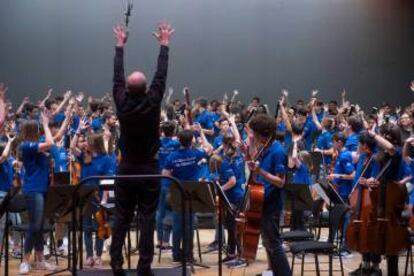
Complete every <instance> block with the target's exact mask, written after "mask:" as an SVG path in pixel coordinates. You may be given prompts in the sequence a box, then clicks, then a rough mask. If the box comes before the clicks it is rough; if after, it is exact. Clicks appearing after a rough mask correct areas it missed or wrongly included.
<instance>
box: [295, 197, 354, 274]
mask: <svg viewBox="0 0 414 276" xmlns="http://www.w3.org/2000/svg"><path fill="white" fill-rule="evenodd" d="M347 211H348V206H346V205H344V204H337V205H335V206H333V208H332V209H331V210H330V212H329V225H330V226H329V236H328V241H326V242H324V241H318V240H313V241H300V242H293V243H291V244H290V252H291V253H292V272H293V271H294V270H293V269H294V264H295V257H296V255H299V254H301V257H302V266H301V275H304V265H305V254H313V255H314V257H315V268H316V275H318V276H319V275H320V269H319V259H318V255H322V254H323V255H326V254H327V255H328V256H329V275H332V271H333V270H332V259H333V254H335V253H339V252H338V251H339V249H338V244H337V243H335V239H336V237H338V233H339V228H340V225H341V223H342V220H343V218H344V216H345V214H346V212H347ZM338 256H339V264H340V268H341V270H340V271H341V275H342V276H343V275H344V268H343V263H342V257H341V255H340V254H338Z"/></svg>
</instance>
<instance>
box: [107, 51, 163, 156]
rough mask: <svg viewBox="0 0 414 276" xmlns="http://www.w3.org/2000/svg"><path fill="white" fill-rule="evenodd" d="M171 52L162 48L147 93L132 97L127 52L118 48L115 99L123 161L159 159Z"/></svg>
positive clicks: (115, 62)
mask: <svg viewBox="0 0 414 276" xmlns="http://www.w3.org/2000/svg"><path fill="white" fill-rule="evenodd" d="M168 50H169V48H168V47H166V46H161V49H160V53H159V56H158V64H157V71H156V73H155V76H154V79H153V80H152V83H151V86H150V87H149V90H148V92H147V94H145V95H137V96H135V95H130V94H129V93H128V92H127V88H126V81H125V73H124V49H123V48H118V47H117V48H116V54H115V59H114V79H113V83H114V86H113V97H114V101H115V105H116V109H117V116H118V119H119V123H120V127H121V136H120V139H119V148H120V150H121V154H122V162H126V163H147V162H151V161H156V160H157V152H158V149H159V143H160V134H159V125H160V112H161V101H162V98H163V95H164V91H165V85H166V80H167V69H168Z"/></svg>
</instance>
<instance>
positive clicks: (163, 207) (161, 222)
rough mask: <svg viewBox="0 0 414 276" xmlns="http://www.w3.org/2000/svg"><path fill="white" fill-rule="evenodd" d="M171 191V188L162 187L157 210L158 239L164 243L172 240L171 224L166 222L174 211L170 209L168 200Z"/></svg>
mask: <svg viewBox="0 0 414 276" xmlns="http://www.w3.org/2000/svg"><path fill="white" fill-rule="evenodd" d="M169 191H170V190H169V188H167V187H161V192H160V199H159V201H158V211H157V238H158V241H162V242H164V243H169V242H170V235H171V228H172V227H171V225H168V224H166V223H165V221H166V220H168V219H169V218H170V217H172V211H171V210H170V208H169V206H168V202H167V196H168V193H169Z"/></svg>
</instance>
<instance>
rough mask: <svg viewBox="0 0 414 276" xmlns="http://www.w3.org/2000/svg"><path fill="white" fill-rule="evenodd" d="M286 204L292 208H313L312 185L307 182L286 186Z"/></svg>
mask: <svg viewBox="0 0 414 276" xmlns="http://www.w3.org/2000/svg"><path fill="white" fill-rule="evenodd" d="M285 193H286V202H285V206H287V207H289V208H290V209H291V210H311V209H312V204H313V199H312V195H311V192H310V186H309V185H307V184H291V183H288V184H286V186H285Z"/></svg>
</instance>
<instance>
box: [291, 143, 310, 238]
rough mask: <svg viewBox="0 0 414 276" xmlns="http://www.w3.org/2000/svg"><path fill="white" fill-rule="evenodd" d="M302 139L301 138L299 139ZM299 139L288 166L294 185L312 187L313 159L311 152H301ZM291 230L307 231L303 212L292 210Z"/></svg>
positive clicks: (294, 146)
mask: <svg viewBox="0 0 414 276" xmlns="http://www.w3.org/2000/svg"><path fill="white" fill-rule="evenodd" d="M299 138H300V137H299ZM298 141H299V140H298V139H297V138H296V137H295V138H294V139H293V140H292V142H293V148H292V152H291V154H290V156H289V160H288V166H289V169H291V170H292V179H291V183H292V184H297V185H311V177H310V170H311V169H312V166H313V165H312V159H311V157H310V154H309V152H307V151H305V150H304V151H299V148H298ZM291 211H292V220H291V230H292V231H293V230H305V217H304V211H303V210H291Z"/></svg>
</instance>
